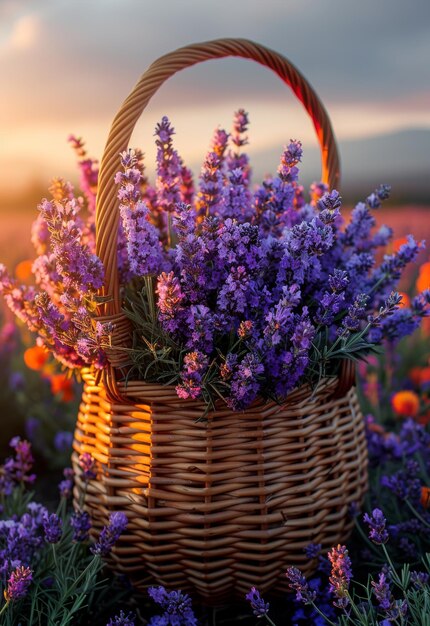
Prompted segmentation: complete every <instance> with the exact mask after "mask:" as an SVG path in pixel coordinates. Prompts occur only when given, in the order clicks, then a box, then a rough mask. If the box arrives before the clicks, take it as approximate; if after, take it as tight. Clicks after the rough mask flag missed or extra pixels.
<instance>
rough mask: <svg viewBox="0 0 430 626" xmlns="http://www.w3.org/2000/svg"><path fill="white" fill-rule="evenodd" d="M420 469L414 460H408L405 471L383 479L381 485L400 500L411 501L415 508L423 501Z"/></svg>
mask: <svg viewBox="0 0 430 626" xmlns="http://www.w3.org/2000/svg"><path fill="white" fill-rule="evenodd" d="M419 473H420V468H419V465H418V463H417V462H416V461H415V460H413V459H408V460H407V461H406V463H405V465H404V469H401V470H398V471H397V472H394V473H393V474H391V475H389V476H387V475H383V476H382V478H381V485H383V486H384V487H388V489H390V490H391V491H392V492H393V493H394V494H395V495H396V496H397V497H398V498H399V499H400V500H409V501H410V502H411V503H412V504H414V505H415V506H416V505H418V504H419V502H420V500H421V481H420V479H419Z"/></svg>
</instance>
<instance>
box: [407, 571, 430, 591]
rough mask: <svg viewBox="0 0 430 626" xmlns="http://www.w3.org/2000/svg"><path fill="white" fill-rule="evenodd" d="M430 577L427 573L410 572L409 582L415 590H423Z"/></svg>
mask: <svg viewBox="0 0 430 626" xmlns="http://www.w3.org/2000/svg"><path fill="white" fill-rule="evenodd" d="M429 581H430V575H429V574H427V572H416V571H412V572H411V582H412V584H413V586H414V587H415V589H423V588H424V587H426V585H428V584H429Z"/></svg>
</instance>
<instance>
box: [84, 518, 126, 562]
mask: <svg viewBox="0 0 430 626" xmlns="http://www.w3.org/2000/svg"><path fill="white" fill-rule="evenodd" d="M126 526H127V516H126V514H125V513H122V512H121V511H116V512H115V513H111V515H110V517H109V524H108V525H107V526H105V527H104V528H103V529H102V531H101V533H100V535H99V540H98V541H97V542H96V543H95V544H94V545H92V546H91V552H92V553H93V554H97V555H99V556H107V555H108V554H110V552H111V550H112V548H113V546H114V545H115V543H116V542H117V541H118V539H119V537H120V535H121V534H122V533H123V531H124V530H125V527H126Z"/></svg>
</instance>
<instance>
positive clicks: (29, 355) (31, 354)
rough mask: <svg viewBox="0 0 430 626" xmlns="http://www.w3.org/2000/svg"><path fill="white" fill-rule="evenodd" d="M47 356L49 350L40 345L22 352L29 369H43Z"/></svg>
mask: <svg viewBox="0 0 430 626" xmlns="http://www.w3.org/2000/svg"><path fill="white" fill-rule="evenodd" d="M48 358H49V352H48V351H47V350H45V348H42V347H41V346H34V347H33V348H27V350H26V351H25V352H24V363H25V364H26V366H27V367H29V368H30V369H31V370H41V369H43V367H44V365H45V363H46V361H47V360H48Z"/></svg>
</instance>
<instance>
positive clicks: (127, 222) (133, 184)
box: [115, 150, 163, 276]
mask: <svg viewBox="0 0 430 626" xmlns="http://www.w3.org/2000/svg"><path fill="white" fill-rule="evenodd" d="M121 165H122V167H123V170H124V171H123V172H118V173H117V174H116V176H115V182H117V183H118V184H119V189H118V198H119V200H120V205H119V211H120V215H121V219H122V226H123V233H124V235H125V239H126V248H127V260H128V270H129V272H130V273H131V276H145V275H147V274H154V273H158V272H159V271H160V269H161V268H162V266H163V257H162V250H161V244H160V241H159V232H158V230H157V228H156V227H155V226H154V225H153V224H152V223H151V221H150V211H149V208H148V206H147V205H146V203H145V202H144V201H142V196H141V189H140V188H141V181H142V172H141V168H140V164H139V155H138V154H137V153H136V152H135V151H134V150H129V151H128V152H123V153H122V154H121Z"/></svg>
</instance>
